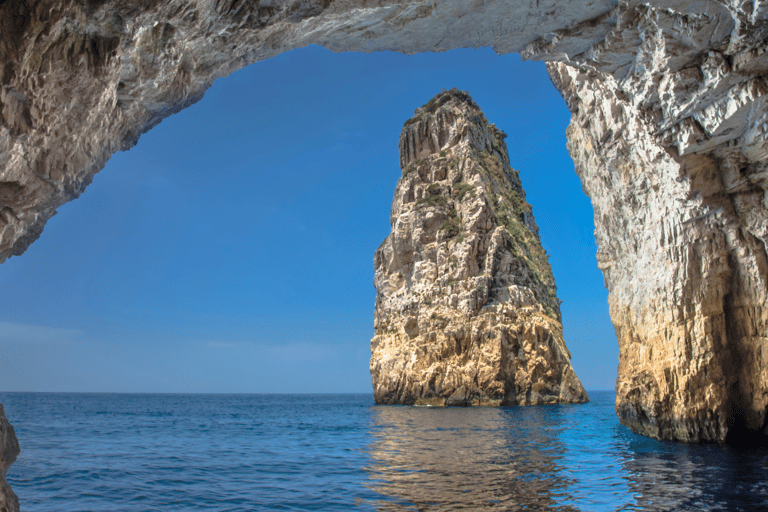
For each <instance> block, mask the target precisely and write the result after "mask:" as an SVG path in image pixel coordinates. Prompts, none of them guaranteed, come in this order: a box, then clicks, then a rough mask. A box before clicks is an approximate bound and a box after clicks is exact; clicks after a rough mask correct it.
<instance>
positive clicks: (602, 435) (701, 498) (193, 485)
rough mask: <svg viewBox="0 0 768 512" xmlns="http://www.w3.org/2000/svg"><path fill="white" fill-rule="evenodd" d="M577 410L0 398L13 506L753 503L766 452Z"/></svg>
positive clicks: (281, 400) (657, 506)
mask: <svg viewBox="0 0 768 512" xmlns="http://www.w3.org/2000/svg"><path fill="white" fill-rule="evenodd" d="M590 395H591V397H592V399H593V401H592V402H591V403H589V404H584V405H577V406H565V405H564V406H540V407H527V408H516V407H511V408H496V409H494V408H480V409H441V408H414V407H376V406H374V405H373V404H372V399H371V397H370V396H367V395H131V394H119V395H110V394H45V393H6V394H0V403H4V404H5V409H6V413H7V414H8V416H9V418H10V419H11V421H12V422H13V424H14V426H15V428H16V432H17V435H18V437H19V440H20V442H21V447H22V452H21V455H20V456H19V458H18V460H17V462H16V463H15V464H14V465H13V466H11V470H10V472H9V474H8V480H9V481H10V482H11V485H12V486H13V487H14V489H15V490H16V492H17V494H18V495H19V496H20V497H21V504H22V508H23V510H25V511H30V512H34V511H49V510H62V511H81V510H158V511H160V510H229V511H239V510H243V511H245V510H328V511H332V510H350V509H354V510H381V511H405V510H419V511H423V510H435V511H438V510H505V511H506V510H543V509H546V510H562V511H570V510H584V511H603V510H605V511H609V510H611V511H612V510H703V511H716V510H728V511H737V510H761V509H766V502H767V500H768V475H767V474H766V467H768V452H766V451H765V450H749V451H738V450H734V449H732V448H729V447H724V446H714V445H709V446H700V445H694V446H691V445H684V444H677V443H663V442H657V441H653V440H650V439H646V438H643V437H640V436H636V435H634V434H632V433H631V432H629V431H628V430H627V429H626V428H624V427H622V426H621V425H619V424H618V421H617V420H616V417H615V414H614V412H613V393H599V392H597V393H595V392H593V393H590Z"/></svg>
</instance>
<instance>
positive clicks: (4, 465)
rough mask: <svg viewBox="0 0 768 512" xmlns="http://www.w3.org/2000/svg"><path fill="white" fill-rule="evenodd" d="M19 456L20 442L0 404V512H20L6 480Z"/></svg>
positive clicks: (17, 501)
mask: <svg viewBox="0 0 768 512" xmlns="http://www.w3.org/2000/svg"><path fill="white" fill-rule="evenodd" d="M18 455H19V441H18V440H17V439H16V433H15V432H14V430H13V425H11V424H10V423H8V419H7V418H6V417H5V410H3V405H2V404H0V512H19V498H17V497H16V495H15V494H14V493H13V490H11V486H10V485H8V482H6V480H5V474H6V473H7V472H8V467H9V466H10V465H11V464H13V462H14V461H15V460H16V457H17V456H18Z"/></svg>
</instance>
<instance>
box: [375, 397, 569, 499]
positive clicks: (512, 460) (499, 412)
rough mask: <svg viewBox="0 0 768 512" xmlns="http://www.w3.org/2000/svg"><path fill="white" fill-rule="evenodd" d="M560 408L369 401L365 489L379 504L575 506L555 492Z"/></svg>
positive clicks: (558, 488) (561, 485) (564, 484)
mask: <svg viewBox="0 0 768 512" xmlns="http://www.w3.org/2000/svg"><path fill="white" fill-rule="evenodd" d="M559 413H560V408H558V407H526V408H522V407H515V408H508V409H442V408H414V407H375V408H374V409H373V411H372V422H373V425H372V428H371V430H372V436H373V441H372V443H371V445H370V447H369V454H370V456H371V460H372V463H371V464H370V465H369V466H368V467H366V470H367V471H368V473H369V476H370V484H369V486H370V489H371V490H374V491H376V492H378V493H380V494H382V495H384V496H385V497H386V499H382V500H380V501H378V502H377V503H375V504H374V505H375V506H377V508H378V509H379V510H382V511H389V510H393V511H394V510H448V509H450V510H479V509H482V510H526V509H530V510H540V509H544V508H546V509H548V510H563V511H565V510H576V509H575V508H573V507H571V506H569V505H566V504H563V503H562V500H561V499H560V497H561V496H560V494H561V493H562V492H564V491H565V490H566V489H567V488H568V487H569V486H570V484H571V482H570V481H569V480H568V479H567V478H564V477H563V475H562V474H561V465H560V463H559V459H560V457H561V454H562V452H563V446H562V444H561V443H560V442H559V441H558V428H559V427H557V426H558V425H562V422H561V421H558V420H557V419H555V418H553V415H554V416H557V415H558V414H559Z"/></svg>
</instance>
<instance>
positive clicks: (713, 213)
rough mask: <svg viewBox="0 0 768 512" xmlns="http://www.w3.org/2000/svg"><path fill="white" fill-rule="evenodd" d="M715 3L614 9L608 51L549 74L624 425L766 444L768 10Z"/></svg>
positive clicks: (691, 437)
mask: <svg viewBox="0 0 768 512" xmlns="http://www.w3.org/2000/svg"><path fill="white" fill-rule="evenodd" d="M695 5H702V6H703V5H704V4H695ZM707 5H708V6H709V7H708V8H707V9H705V10H702V11H701V12H700V13H697V14H693V12H692V11H693V8H694V4H684V5H683V9H682V10H680V11H678V10H676V9H662V8H655V7H652V6H649V5H636V6H628V5H624V6H620V7H619V8H617V9H616V10H615V11H614V12H612V13H611V15H610V16H609V18H610V22H609V23H608V24H607V25H606V26H605V30H607V35H606V36H605V39H604V40H603V41H602V42H601V43H600V44H598V45H595V46H593V47H591V48H589V49H586V50H582V51H583V53H581V54H579V55H573V60H571V59H570V57H568V58H565V57H564V59H563V60H565V61H566V62H568V64H563V63H553V64H549V65H548V68H549V72H550V76H551V77H552V80H553V82H554V83H555V85H556V86H557V87H558V88H559V89H560V91H561V92H562V93H563V96H564V97H565V99H566V102H567V103H568V106H569V108H570V110H571V112H572V113H573V116H572V120H571V125H570V126H569V128H568V146H569V150H570V153H571V156H572V157H573V159H574V162H575V163H576V170H577V172H578V174H579V176H580V177H581V181H582V185H583V187H584V190H585V191H586V193H587V194H588V195H589V196H590V198H591V199H592V204H593V207H594V211H595V227H596V231H595V236H596V238H597V245H598V255H597V256H598V265H599V267H600V268H601V269H602V271H603V274H604V276H605V283H606V286H607V287H608V290H609V306H610V313H611V319H612V321H613V324H614V326H615V328H616V334H617V337H618V340H619V348H620V355H619V375H618V381H617V388H616V389H617V396H616V411H617V413H618V415H619V418H620V420H621V422H622V423H624V424H625V425H627V426H629V427H630V428H632V429H633V430H634V431H636V432H639V433H642V434H645V435H648V436H651V437H656V438H662V439H674V440H685V441H724V440H731V441H734V442H745V441H746V442H751V441H752V440H755V438H757V440H758V441H759V442H765V439H766V438H765V435H766V434H768V414H767V413H768V310H767V309H766V284H767V283H766V279H768V260H767V258H766V241H767V240H768V215H767V214H768V192H766V190H767V189H768V164H766V156H768V151H767V150H768V146H767V145H766V132H767V131H768V130H767V129H766V126H768V125H767V124H766V122H767V121H768V111H766V96H765V94H766V93H767V92H768V81H766V80H768V78H767V77H766V76H765V75H766V72H768V55H767V54H766V53H765V48H766V46H765V33H764V29H762V28H761V29H759V30H758V29H757V28H756V24H757V25H760V26H762V25H761V23H762V21H760V20H764V19H766V17H768V10H767V9H768V7H767V6H765V5H763V4H760V5H759V6H758V5H757V4H755V6H754V9H753V7H751V4H750V7H749V10H747V11H745V10H743V9H742V7H740V6H739V4H738V3H729V4H727V6H726V5H718V6H712V5H709V4H707ZM746 5H747V4H744V6H746ZM611 25H612V26H611ZM569 37H571V38H572V37H575V35H573V34H572V35H570V36H568V35H567V34H566V33H562V34H559V35H555V36H554V38H553V39H552V45H551V46H549V47H547V50H546V51H550V52H551V51H555V48H556V47H557V45H558V44H559V43H558V42H557V41H558V39H560V40H563V41H567V40H568V38H569Z"/></svg>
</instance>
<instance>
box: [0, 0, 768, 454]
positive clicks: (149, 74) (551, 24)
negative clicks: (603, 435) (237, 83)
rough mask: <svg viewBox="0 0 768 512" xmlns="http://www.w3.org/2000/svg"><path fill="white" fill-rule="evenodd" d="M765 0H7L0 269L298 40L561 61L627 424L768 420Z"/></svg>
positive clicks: (717, 427) (752, 424)
mask: <svg viewBox="0 0 768 512" xmlns="http://www.w3.org/2000/svg"><path fill="white" fill-rule="evenodd" d="M767 21H768V3H766V2H754V1H747V0H729V1H727V2H725V1H716V0H653V1H648V2H640V1H637V0H628V1H621V2H615V1H612V0H573V1H568V2H556V1H555V0H537V1H536V2H532V1H521V0H504V1H502V0H486V1H484V2H480V3H478V2H476V1H474V0H438V1H433V0H404V1H399V0H398V1H397V2H395V1H389V0H383V1H380V2H375V3H371V2H361V1H357V0H336V1H331V0H265V1H262V2H258V3H257V2H244V1H239V0H199V1H196V2H189V1H184V0H167V1H165V2H154V1H142V2H139V1H136V0H103V1H88V2H85V1H81V0H69V1H67V0H65V1H56V2H54V1H53V0H41V1H37V2H27V1H22V0H6V1H4V2H0V84H1V85H0V260H2V259H4V258H6V257H8V256H12V255H19V254H22V253H23V252H24V251H25V250H26V248H27V247H28V246H29V244H30V243H32V242H33V241H34V240H35V239H36V238H37V237H38V236H40V233H41V232H42V230H43V227H44V225H45V223H46V221H47V220H48V219H49V218H50V217H51V216H52V215H54V214H55V212H56V209H57V208H58V207H59V206H61V205H62V204H64V203H65V202H67V201H70V200H72V199H74V198H76V197H78V196H79V195H80V193H82V191H83V190H84V189H85V187H86V186H87V185H88V184H89V183H90V181H91V179H92V177H93V175H94V174H95V173H96V172H98V171H99V170H100V169H101V168H102V167H103V166H104V163H105V162H106V161H107V159H108V158H109V156H110V155H111V154H112V153H114V152H115V151H117V150H119V149H127V148H130V147H131V146H133V145H134V144H135V143H136V142H137V140H138V138H139V136H140V135H141V134H142V133H144V132H145V131H147V130H149V129H150V128H152V127H153V126H154V125H156V124H157V123H159V122H160V121H161V120H162V119H163V118H165V117H167V116H168V115H171V114H173V113H175V112H178V111H179V110H181V109H183V108H185V107H186V106H188V105H190V104H192V103H193V102H195V101H197V100H199V99H200V98H201V97H202V95H203V94H204V92H205V90H206V89H207V88H208V87H210V85H211V84H212V83H213V81H214V80H215V79H216V78H218V77H221V76H225V75H227V74H229V73H230V72H232V71H234V70H236V69H239V68H241V67H243V66H245V65H248V64H250V63H252V62H255V61H258V60H262V59H266V58H269V57H271V56H274V55H277V54H278V53H281V52H283V51H287V50H290V49H293V48H299V47H302V46H306V45H308V44H313V43H315V44H320V45H323V46H325V47H327V48H330V49H332V50H334V51H347V50H354V51H366V52H370V51H375V50H394V51H402V52H407V53H414V52H420V51H441V50H447V49H450V48H458V47H479V46H493V48H494V49H496V51H498V52H499V53H508V52H521V53H522V55H523V56H524V57H525V58H530V59H539V60H547V61H554V62H556V63H554V64H551V65H550V66H549V70H550V75H551V76H552V77H553V81H554V82H555V85H556V86H557V87H558V88H559V89H560V91H561V92H562V93H563V96H564V97H565V98H566V101H567V103H568V105H569V108H570V109H571V111H572V112H573V118H572V124H571V127H570V129H569V145H570V149H571V153H572V155H573V158H574V160H575V162H576V166H577V171H578V173H579V175H580V176H581V178H582V182H583V185H584V189H585V190H586V191H587V193H588V194H589V195H590V197H591V198H592V201H593V206H594V209H595V227H596V233H597V243H598V247H599V253H598V260H599V265H600V267H601V268H602V269H603V272H604V275H605V281H606V285H607V287H608V289H609V291H610V299H609V300H610V308H611V317H612V320H613V322H614V325H615V326H616V331H617V334H618V337H619V345H620V364H619V378H618V382H617V398H616V406H617V412H618V414H619V417H620V418H621V421H622V422H623V423H624V424H626V425H628V426H630V427H631V428H632V429H634V430H635V431H637V432H641V433H643V434H646V435H650V436H654V437H660V438H665V439H679V440H687V441H723V440H725V439H726V438H727V437H731V438H741V437H742V436H744V435H747V434H749V435H755V436H758V437H761V438H762V439H763V440H765V438H766V429H767V428H768V421H767V420H768V377H766V376H767V375H768V355H766V354H768V346H767V344H768V328H767V327H766V324H767V323H768V319H767V318H766V311H765V306H764V305H765V295H766V283H765V279H766V275H768V273H767V272H766V267H767V266H768V265H767V264H766V261H767V260H768V257H767V256H766V238H767V237H768V195H767V194H766V191H768V168H767V167H766V163H765V160H766V155H767V154H768V151H767V150H768V144H767V143H766V134H768V100H766V92H767V91H768V85H767V84H768V82H767V80H768V51H766V49H767V48H768V46H767V45H766V35H767V34H768V33H767V32H766V30H767V29H766V27H768V24H766V22H767Z"/></svg>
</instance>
